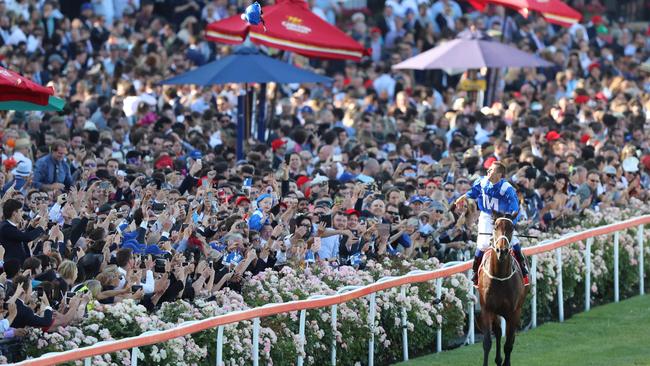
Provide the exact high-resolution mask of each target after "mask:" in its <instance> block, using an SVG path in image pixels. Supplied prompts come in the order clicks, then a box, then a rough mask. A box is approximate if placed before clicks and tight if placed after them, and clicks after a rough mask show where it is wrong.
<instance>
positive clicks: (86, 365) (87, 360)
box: [84, 357, 92, 366]
mask: <svg viewBox="0 0 650 366" xmlns="http://www.w3.org/2000/svg"><path fill="white" fill-rule="evenodd" d="M91 365H92V357H86V358H85V359H84V366H91Z"/></svg>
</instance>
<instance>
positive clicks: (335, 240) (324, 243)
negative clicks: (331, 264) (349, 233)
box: [318, 235, 341, 259]
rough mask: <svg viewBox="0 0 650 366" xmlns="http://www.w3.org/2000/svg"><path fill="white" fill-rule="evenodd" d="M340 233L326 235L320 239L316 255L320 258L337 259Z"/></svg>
mask: <svg viewBox="0 0 650 366" xmlns="http://www.w3.org/2000/svg"><path fill="white" fill-rule="evenodd" d="M340 240H341V235H334V236H328V237H327V238H322V239H321V241H320V248H319V249H318V256H319V257H320V259H338V258H339V244H340Z"/></svg>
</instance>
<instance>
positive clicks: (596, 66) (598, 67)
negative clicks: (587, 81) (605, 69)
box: [587, 62, 600, 72]
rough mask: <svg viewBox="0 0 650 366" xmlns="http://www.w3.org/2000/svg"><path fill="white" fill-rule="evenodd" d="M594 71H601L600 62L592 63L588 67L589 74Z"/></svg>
mask: <svg viewBox="0 0 650 366" xmlns="http://www.w3.org/2000/svg"><path fill="white" fill-rule="evenodd" d="M593 69H600V63H598V62H592V63H591V64H590V65H589V66H588V67H587V70H589V72H591V70H593Z"/></svg>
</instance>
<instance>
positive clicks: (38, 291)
mask: <svg viewBox="0 0 650 366" xmlns="http://www.w3.org/2000/svg"><path fill="white" fill-rule="evenodd" d="M36 295H38V297H39V298H40V297H42V296H43V288H42V287H37V288H36Z"/></svg>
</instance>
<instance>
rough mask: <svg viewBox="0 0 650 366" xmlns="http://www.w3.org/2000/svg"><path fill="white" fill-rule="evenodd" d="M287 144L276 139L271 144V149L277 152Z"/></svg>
mask: <svg viewBox="0 0 650 366" xmlns="http://www.w3.org/2000/svg"><path fill="white" fill-rule="evenodd" d="M286 143H287V142H286V141H284V140H282V139H275V140H273V142H271V148H272V149H273V151H276V150H277V149H279V148H281V147H282V146H284V145H285V144H286Z"/></svg>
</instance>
